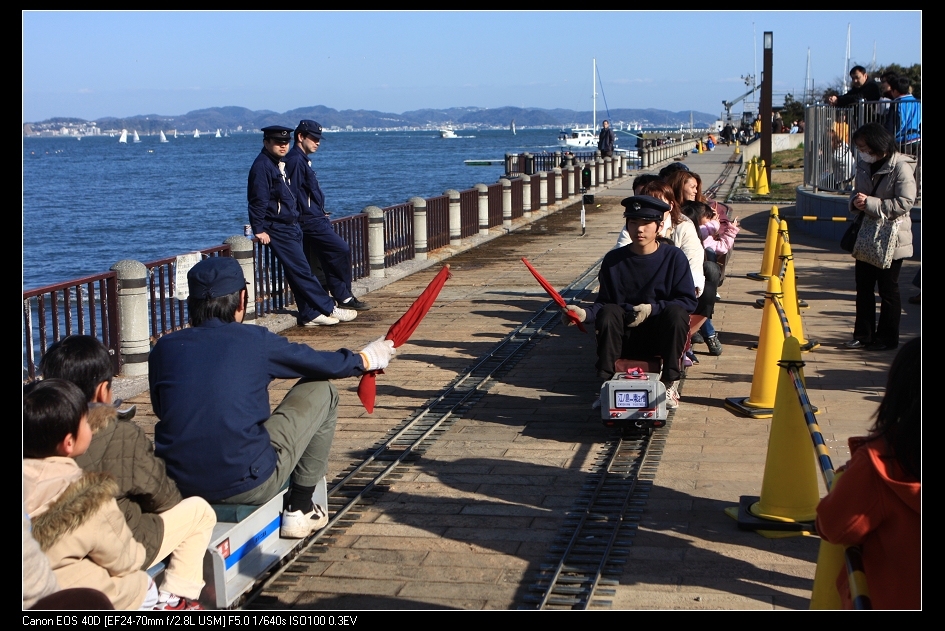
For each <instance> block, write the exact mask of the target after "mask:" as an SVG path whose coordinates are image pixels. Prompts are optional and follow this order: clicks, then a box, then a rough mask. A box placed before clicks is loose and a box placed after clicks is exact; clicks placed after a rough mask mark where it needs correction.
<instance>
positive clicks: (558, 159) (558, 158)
mask: <svg viewBox="0 0 945 631" xmlns="http://www.w3.org/2000/svg"><path fill="white" fill-rule="evenodd" d="M551 166H552V167H558V166H561V152H560V151H555V154H554V157H553V158H552V162H551Z"/></svg>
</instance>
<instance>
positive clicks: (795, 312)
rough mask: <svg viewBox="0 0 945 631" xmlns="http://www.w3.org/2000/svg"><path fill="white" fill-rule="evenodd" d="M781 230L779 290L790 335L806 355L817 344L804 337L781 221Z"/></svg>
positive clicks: (787, 243)
mask: <svg viewBox="0 0 945 631" xmlns="http://www.w3.org/2000/svg"><path fill="white" fill-rule="evenodd" d="M781 230H782V231H783V233H784V235H785V239H784V243H783V244H782V245H781V261H782V266H783V269H784V278H782V279H781V290H782V291H783V292H784V312H785V313H786V314H787V319H788V324H790V325H791V335H793V336H794V337H796V338H797V341H798V342H800V344H801V352H802V353H807V352H810V351H812V350H814V349H815V348H817V347H818V346H820V343H819V342H812V341H810V340H808V339H807V338H805V337H804V323H803V321H802V320H801V310H800V308H799V307H798V301H797V278H796V276H795V275H794V254H793V253H792V252H791V243H790V241H789V240H788V238H787V222H786V221H784V220H783V219H782V220H781Z"/></svg>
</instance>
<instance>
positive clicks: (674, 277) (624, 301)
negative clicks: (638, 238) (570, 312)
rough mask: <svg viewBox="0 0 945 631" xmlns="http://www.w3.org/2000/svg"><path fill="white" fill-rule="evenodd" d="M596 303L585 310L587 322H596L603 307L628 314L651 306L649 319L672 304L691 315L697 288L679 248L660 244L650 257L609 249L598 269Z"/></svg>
mask: <svg viewBox="0 0 945 631" xmlns="http://www.w3.org/2000/svg"><path fill="white" fill-rule="evenodd" d="M599 278H600V291H599V292H598V294H597V300H596V301H595V302H594V304H592V305H591V306H589V307H588V308H587V309H586V313H587V319H586V321H587V322H588V323H593V322H595V321H596V319H597V312H598V311H600V310H601V308H603V306H604V305H605V304H616V305H621V306H622V307H623V308H624V310H625V311H628V312H629V311H631V310H632V309H633V307H634V306H636V305H640V304H644V303H647V304H650V305H652V311H651V313H650V315H651V316H656V315H659V314H660V313H661V312H662V311H663V309H664V308H665V307H666V305H667V304H670V303H675V304H678V305H680V306H681V307H683V308H684V309H685V310H686V311H687V312H689V313H692V312H693V311H695V309H696V304H697V300H696V289H695V287H694V286H693V284H692V274H691V273H690V271H689V261H687V260H686V255H685V254H683V252H682V250H680V249H679V248H677V247H675V246H672V245H668V244H665V243H661V244H660V246H659V248H658V249H657V250H656V252H653V253H652V254H645V255H641V254H635V253H634V252H633V251H632V250H631V248H630V247H629V246H628V247H623V248H619V249H617V250H611V251H610V252H608V253H607V255H606V256H605V257H604V262H603V263H601V268H600V277H599Z"/></svg>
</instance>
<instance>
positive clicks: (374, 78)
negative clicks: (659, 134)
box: [22, 11, 922, 122]
mask: <svg viewBox="0 0 945 631" xmlns="http://www.w3.org/2000/svg"><path fill="white" fill-rule="evenodd" d="M921 20H922V13H921V12H920V11H900V12H895V11H862V12H850V11H827V12H817V11H790V12H779V11H770V12H769V11H745V12H710V11H705V12H701V11H685V12H667V11H624V12H603V11H600V12H599V11H579V12H557V11H531V12H528V11H525V12H491V11H483V12H465V11H456V12H406V11H404V12H401V11H396V12H379V11H364V12H345V11H337V12H323V11H313V12H301V13H298V12H144V11H142V12H123V11H115V12H78V11H77V12H65V11H62V12H60V11H48V12H44V11H26V12H23V13H22V29H23V37H22V45H23V69H22V72H23V108H22V110H23V111H22V117H23V122H38V121H41V120H44V119H46V118H50V117H53V116H67V117H77V118H83V119H88V120H94V119H98V118H103V117H106V116H117V117H124V116H133V115H137V114H160V115H165V116H174V115H180V114H184V113H186V112H189V111H191V110H196V109H202V108H207V107H222V106H228V105H235V106H240V107H246V108H249V109H252V110H273V111H276V112H285V111H288V110H290V109H295V108H299V107H307V106H313V105H324V106H327V107H330V108H334V109H337V110H344V109H366V110H378V111H382V112H394V113H398V114H399V113H402V112H405V111H409V110H416V109H423V108H448V107H464V106H477V107H489V108H491V107H502V106H515V107H540V108H547V109H552V108H559V107H560V108H567V109H573V110H590V109H591V108H592V103H593V96H592V84H591V79H592V59H594V58H596V59H597V67H598V72H599V74H600V79H601V88H598V103H597V107H598V110H600V111H605V106H604V103H603V101H604V97H606V105H607V106H609V108H610V109H615V108H656V109H664V110H671V111H685V110H690V109H692V110H696V111H700V112H708V113H721V112H722V105H721V102H722V101H723V100H733V99H735V98H737V97H739V96H741V95H742V94H744V93H745V92H746V91H747V88H746V87H745V82H744V81H743V79H742V78H741V77H742V76H744V75H752V74H755V73H756V70H757V73H758V74H759V75H760V73H761V69H762V50H761V45H762V35H763V33H764V32H765V31H771V32H772V33H773V44H774V45H773V59H774V69H773V72H772V75H773V90H774V93H775V103H776V104H777V103H779V102H780V98H779V96H778V95H782V97H781V98H783V94H784V93H786V92H793V93H795V94H797V95H799V94H800V93H801V92H802V91H803V89H804V80H805V76H806V75H807V55H808V50H810V74H811V77H812V78H813V80H814V84H815V86H817V87H826V86H827V85H832V84H836V83H838V82H839V80H840V78H841V77H843V76H844V74H845V68H844V63H845V56H846V40H847V25H850V32H851V44H850V49H851V65H852V64H860V65H863V66H869V65H870V63H871V62H872V61H873V58H874V48H875V59H876V63H877V65H886V64H890V63H898V64H900V65H903V66H909V65H912V64H914V63H920V62H921V51H922V32H921ZM601 93H602V94H603V96H601ZM734 111H735V112H738V111H740V107H736V108H735V109H734Z"/></svg>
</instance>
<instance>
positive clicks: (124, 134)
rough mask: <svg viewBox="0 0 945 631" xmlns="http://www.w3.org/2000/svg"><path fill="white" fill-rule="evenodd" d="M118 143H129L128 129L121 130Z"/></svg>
mask: <svg viewBox="0 0 945 631" xmlns="http://www.w3.org/2000/svg"><path fill="white" fill-rule="evenodd" d="M118 142H123V143H127V142H128V130H127V129H122V130H121V138H119V139H118Z"/></svg>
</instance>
